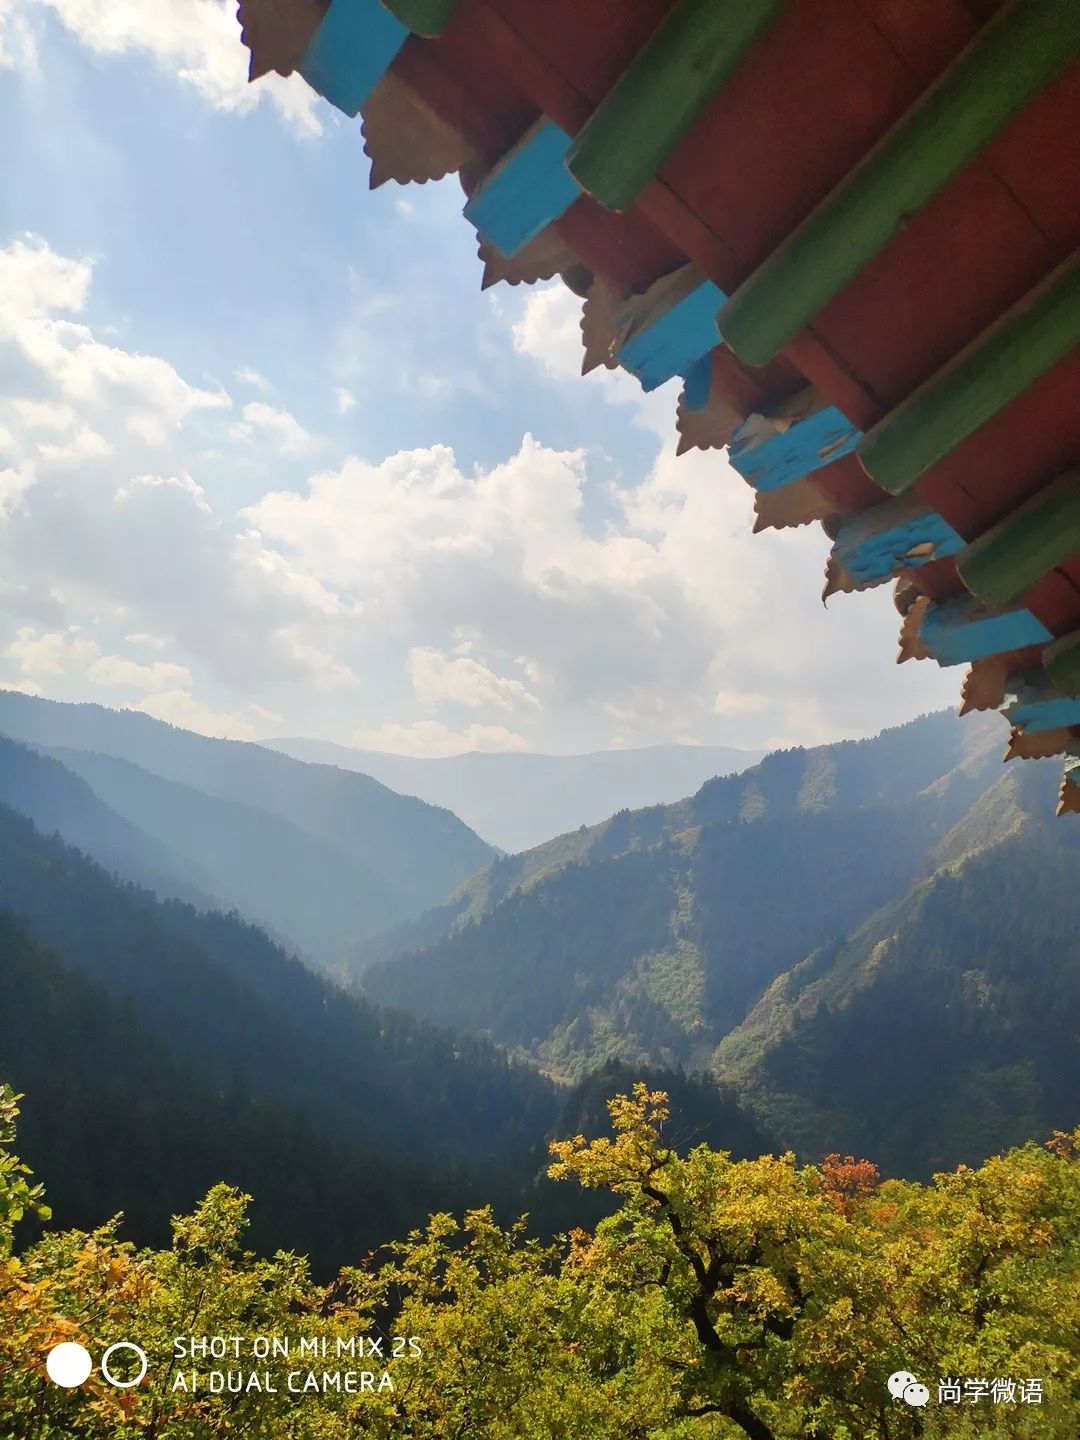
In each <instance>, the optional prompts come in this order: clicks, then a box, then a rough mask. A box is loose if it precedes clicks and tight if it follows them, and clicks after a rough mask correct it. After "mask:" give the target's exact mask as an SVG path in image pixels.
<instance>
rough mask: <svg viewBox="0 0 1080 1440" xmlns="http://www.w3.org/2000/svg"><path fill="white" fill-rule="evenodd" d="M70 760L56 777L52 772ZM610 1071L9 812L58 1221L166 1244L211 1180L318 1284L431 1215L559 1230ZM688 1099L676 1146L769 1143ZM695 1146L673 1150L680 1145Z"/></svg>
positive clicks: (11, 1031)
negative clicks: (550, 1068) (475, 1212)
mask: <svg viewBox="0 0 1080 1440" xmlns="http://www.w3.org/2000/svg"><path fill="white" fill-rule="evenodd" d="M42 763H50V764H55V762H42ZM631 1078H638V1077H636V1076H635V1077H629V1076H628V1075H623V1074H618V1075H617V1074H616V1073H615V1072H610V1073H608V1074H607V1075H605V1076H602V1077H596V1078H595V1079H592V1080H590V1082H589V1084H588V1085H587V1087H585V1088H584V1089H582V1090H581V1091H578V1092H575V1091H559V1090H557V1089H556V1088H555V1087H554V1086H552V1085H551V1084H550V1083H549V1082H548V1081H546V1080H544V1079H543V1078H542V1077H540V1076H539V1075H538V1074H537V1073H536V1072H535V1070H534V1069H533V1068H532V1067H530V1066H524V1065H520V1064H516V1063H513V1062H510V1061H508V1060H507V1059H506V1057H505V1056H503V1055H502V1054H500V1053H499V1052H498V1051H497V1050H495V1049H494V1048H493V1047H492V1046H490V1045H488V1044H486V1043H484V1042H482V1041H481V1042H478V1041H470V1040H468V1039H463V1038H462V1037H460V1036H451V1035H449V1034H447V1033H445V1032H443V1031H440V1030H437V1029H434V1028H433V1027H430V1026H427V1025H423V1024H421V1023H418V1022H417V1021H415V1020H411V1019H409V1018H407V1017H404V1016H401V1015H395V1014H391V1013H387V1012H383V1011H379V1010H376V1009H375V1008H373V1007H372V1006H371V1005H370V1004H368V1003H366V1002H364V1001H362V1000H360V999H357V998H356V997H353V996H349V995H346V994H345V993H343V992H342V991H340V990H338V989H336V988H335V987H334V986H333V985H332V984H330V983H329V982H328V981H326V980H324V979H322V978H321V977H319V976H317V975H315V974H313V973H312V972H311V971H309V970H307V969H306V968H305V967H304V966H302V965H301V964H299V963H298V962H297V961H296V960H295V959H293V958H291V957H290V956H288V955H287V954H285V953H284V952H283V951H281V950H280V949H278V948H277V947H276V946H275V945H274V944H273V943H272V942H271V941H269V940H268V939H267V937H266V936H265V935H264V934H263V933H262V932H261V931H259V930H258V929H256V928H254V927H252V926H249V925H247V924H245V923H244V922H243V921H241V920H240V919H239V918H238V917H235V916H226V915H221V914H203V913H199V912H197V911H196V910H194V909H193V908H192V907H190V906H187V905H184V904H181V903H179V902H161V901H160V900H157V899H155V898H154V897H153V896H152V895H151V894H150V893H149V892H148V891H146V890H143V889H140V888H139V887H136V886H134V885H130V884H125V883H123V882H121V881H119V880H117V879H116V878H115V877H111V876H109V875H107V874H106V873H105V872H104V871H103V870H102V869H101V868H100V867H99V866H97V865H96V864H94V863H93V862H92V861H91V860H89V859H87V858H86V857H85V856H83V855H82V854H80V853H79V852H78V851H76V850H74V849H72V848H71V847H69V846H66V845H64V844H63V842H62V841H60V840H59V839H58V838H56V837H51V838H50V837H47V836H44V835H42V834H41V833H40V832H39V831H38V830H37V829H35V827H34V826H33V825H32V824H31V823H30V821H29V820H27V819H25V818H24V817H23V816H20V815H17V814H16V813H15V812H14V811H12V810H10V809H9V808H7V807H6V806H3V805H0V1084H2V1083H4V1082H7V1083H10V1084H12V1085H14V1087H15V1088H16V1090H19V1091H25V1092H26V1097H27V1098H26V1101H25V1104H24V1107H23V1108H24V1126H23V1129H24V1136H25V1148H26V1153H27V1156H28V1157H29V1158H30V1159H31V1160H32V1161H33V1163H34V1164H36V1165H40V1166H42V1167H43V1168H47V1169H48V1171H49V1174H50V1200H51V1203H52V1205H53V1207H54V1211H55V1214H56V1219H57V1222H58V1223H59V1224H61V1225H82V1224H97V1223H98V1222H99V1221H100V1220H101V1218H102V1217H103V1216H107V1215H110V1214H114V1213H116V1212H118V1211H121V1210H122V1211H123V1212H124V1214H125V1216H126V1222H125V1223H126V1230H125V1233H126V1234H127V1235H129V1236H131V1237H132V1238H135V1239H137V1240H138V1241H140V1242H142V1243H146V1242H152V1243H159V1242H160V1240H161V1239H162V1238H163V1237H164V1236H166V1235H167V1233H168V1219H169V1216H170V1215H172V1214H175V1213H177V1212H178V1211H180V1210H182V1209H184V1207H186V1206H190V1205H192V1204H193V1203H194V1202H195V1201H196V1200H197V1198H198V1197H199V1196H200V1195H201V1194H202V1193H203V1192H204V1191H205V1190H206V1189H207V1188H208V1187H209V1186H210V1185H211V1184H213V1183H215V1182H217V1181H219V1180H226V1181H227V1182H229V1183H231V1184H234V1185H237V1186H239V1187H241V1188H242V1189H245V1190H250V1191H252V1192H254V1193H256V1194H258V1196H259V1204H258V1206H257V1207H256V1210H255V1213H254V1225H253V1230H252V1237H251V1238H252V1240H253V1242H254V1243H255V1245H256V1246H257V1248H259V1249H260V1250H261V1251H263V1252H264V1253H269V1252H271V1251H273V1250H274V1249H275V1248H277V1247H285V1248H287V1249H294V1248H295V1249H301V1250H303V1251H304V1252H305V1253H308V1254H310V1255H311V1256H312V1259H313V1261H314V1263H315V1265H316V1267H317V1269H318V1270H319V1271H320V1272H327V1271H330V1270H332V1269H333V1268H334V1267H336V1266H337V1265H340V1264H342V1263H344V1262H346V1261H350V1260H356V1259H357V1258H358V1257H359V1256H360V1255H362V1254H363V1253H364V1252H365V1251H366V1250H367V1249H368V1248H370V1247H372V1246H374V1245H377V1244H379V1243H381V1242H382V1241H384V1240H386V1239H388V1238H389V1237H390V1236H392V1235H394V1234H398V1233H403V1231H405V1230H407V1229H408V1228H410V1227H411V1226H413V1225H416V1224H420V1223H422V1222H423V1220H424V1219H425V1218H426V1216H427V1215H428V1214H429V1213H430V1212H431V1211H432V1210H436V1209H447V1208H450V1209H454V1210H458V1211H460V1210H462V1209H464V1208H465V1207H466V1206H468V1205H471V1204H480V1203H489V1202H490V1203H493V1204H495V1205H496V1206H497V1208H498V1209H499V1211H500V1213H501V1214H503V1215H504V1216H506V1217H507V1218H509V1217H511V1216H513V1215H516V1214H518V1213H519V1212H520V1211H522V1210H528V1211H530V1212H531V1213H532V1214H533V1216H534V1224H535V1225H536V1226H537V1227H539V1228H541V1229H542V1230H547V1231H550V1230H552V1229H553V1228H555V1227H557V1226H569V1225H573V1224H579V1223H581V1222H582V1221H583V1220H586V1221H587V1220H589V1219H590V1218H595V1217H596V1216H597V1215H598V1214H599V1213H600V1212H599V1211H598V1210H597V1209H596V1207H595V1205H592V1204H590V1203H586V1204H584V1205H582V1204H580V1203H577V1202H576V1201H574V1199H573V1197H572V1196H570V1197H568V1196H567V1195H566V1194H565V1193H562V1192H560V1193H558V1194H556V1193H555V1189H554V1187H552V1186H551V1185H550V1184H549V1183H548V1182H547V1181H546V1180H545V1179H543V1169H544V1161H545V1156H546V1146H545V1144H544V1140H545V1137H546V1136H548V1135H550V1134H551V1133H553V1132H554V1133H564V1132H565V1130H566V1129H568V1128H570V1127H572V1128H573V1129H574V1130H577V1129H580V1128H582V1127H585V1128H587V1129H589V1130H593V1129H594V1128H595V1127H596V1126H597V1125H598V1124H599V1123H600V1117H601V1109H602V1107H601V1106H600V1104H599V1098H598V1097H599V1096H600V1095H602V1094H611V1093H613V1091H614V1088H615V1086H616V1085H617V1084H622V1085H624V1086H626V1087H628V1086H629V1084H630V1083H631ZM649 1078H650V1080H651V1081H653V1082H655V1083H657V1084H660V1085H663V1084H665V1083H667V1084H668V1086H669V1088H670V1089H671V1090H672V1094H673V1102H674V1111H675V1116H676V1122H677V1123H676V1125H675V1127H674V1128H673V1140H674V1142H675V1143H682V1144H684V1145H688V1144H689V1143H691V1142H692V1141H694V1140H695V1139H696V1137H697V1136H698V1135H702V1134H703V1135H707V1136H709V1137H710V1138H715V1139H716V1140H717V1142H718V1143H723V1144H725V1146H726V1147H727V1148H729V1149H731V1150H733V1151H735V1152H736V1153H737V1154H751V1153H754V1154H756V1153H758V1151H759V1150H760V1149H765V1148H767V1146H768V1141H767V1140H766V1138H765V1137H764V1135H763V1133H762V1130H761V1128H760V1126H759V1125H758V1123H757V1122H756V1121H754V1120H753V1119H751V1118H750V1117H749V1115H748V1114H747V1113H746V1112H745V1110H743V1109H742V1107H741V1105H740V1103H739V1102H738V1100H737V1099H736V1097H735V1096H734V1095H733V1093H732V1092H730V1091H728V1090H724V1089H720V1088H718V1087H716V1086H715V1085H706V1084H702V1083H701V1082H696V1081H694V1082H691V1081H687V1080H685V1079H684V1078H682V1077H680V1076H671V1077H668V1076H664V1075H659V1074H657V1075H652V1076H650V1077H649ZM680 1137H681V1141H680Z"/></svg>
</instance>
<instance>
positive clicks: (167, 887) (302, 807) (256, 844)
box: [0, 691, 495, 968]
mask: <svg viewBox="0 0 1080 1440" xmlns="http://www.w3.org/2000/svg"><path fill="white" fill-rule="evenodd" d="M0 735H7V736H9V737H11V739H13V740H17V741H20V742H22V743H24V744H29V745H32V746H34V747H36V748H37V749H38V750H39V751H43V752H45V753H47V754H50V753H51V754H52V755H53V757H54V758H57V759H59V760H60V761H62V763H63V764H64V766H65V769H66V770H67V771H68V773H69V774H70V775H77V776H78V777H79V778H81V779H82V780H83V781H84V782H85V785H86V787H87V788H88V790H89V791H90V792H91V793H92V796H96V797H97V799H98V800H99V801H100V802H102V804H103V805H104V806H105V807H106V808H107V810H108V811H109V812H110V813H109V815H107V816H106V815H104V814H103V813H102V812H100V811H98V812H95V813H96V815H97V818H96V820H95V821H94V822H93V823H92V824H91V823H90V822H89V819H88V817H89V813H90V809H91V808H92V807H91V806H90V800H89V799H88V797H87V795H86V793H85V792H84V793H83V794H82V795H81V796H80V797H79V798H78V799H77V800H76V799H75V795H74V791H73V789H72V788H71V786H70V784H66V782H65V784H64V785H61V782H60V781H59V780H58V779H57V778H56V777H55V775H54V781H53V784H54V786H56V787H60V788H63V789H65V793H66V794H67V796H68V799H69V801H70V803H71V805H73V806H75V808H77V809H78V808H81V810H82V812H83V814H84V819H83V821H81V822H79V824H80V825H81V828H79V829H78V831H77V832H76V831H73V830H72V829H71V828H70V826H71V824H74V823H75V822H74V820H73V819H69V820H66V821H64V822H63V823H62V822H61V819H60V818H56V817H54V818H50V816H49V814H48V813H47V812H46V810H34V809H33V808H31V809H27V810H26V811H25V813H28V814H31V815H32V816H33V818H34V819H35V820H37V821H39V823H41V824H42V825H44V826H45V827H46V828H47V829H56V830H58V831H59V832H60V833H61V834H63V835H64V836H65V838H68V839H70V840H72V842H73V843H76V844H79V845H81V846H83V847H84V848H85V849H86V850H87V852H88V853H89V854H91V855H92V856H94V858H96V859H97V860H99V861H100V863H101V864H103V865H105V866H106V867H109V868H115V869H116V870H117V871H118V872H119V873H121V874H124V875H125V876H127V877H128V878H132V879H137V880H139V881H140V883H143V884H148V885H150V886H151V888H153V889H154V890H155V891H157V893H159V894H162V895H172V896H183V897H184V898H190V899H192V900H198V899H199V897H204V898H207V897H208V898H209V899H210V900H212V902H213V903H216V904H218V905H219V906H222V907H223V908H226V909H228V908H235V909H237V910H239V911H240V912H241V913H242V914H244V915H246V916H247V917H248V918H249V919H251V920H255V921H258V922H259V923H262V924H265V925H266V926H267V927H268V929H269V930H271V931H272V932H273V933H274V934H275V935H277V936H279V937H280V938H281V939H282V940H283V941H284V942H285V943H286V944H287V945H289V946H292V947H295V948H297V949H299V950H300V951H301V952H302V953H303V954H304V955H305V956H306V957H307V958H309V959H310V960H312V961H313V962H315V963H316V964H319V965H322V966H324V967H326V968H334V967H335V966H337V965H338V964H340V963H341V961H342V959H343V957H345V956H346V955H347V954H349V953H351V950H352V948H353V947H354V946H355V944H356V941H357V938H358V937H361V936H364V935H373V934H375V933H377V932H379V931H382V930H385V929H386V928H387V927H388V926H391V925H394V924H396V923H400V922H402V921H405V920H407V919H408V918H409V917H410V916H413V915H417V914H419V913H421V912H422V911H424V910H425V909H427V908H428V907H429V906H431V905H433V904H436V903H438V902H439V901H441V900H443V899H444V898H445V897H446V896H447V895H448V894H449V893H450V892H451V891H453V890H454V889H455V888H456V887H457V886H458V885H460V884H461V882H462V881H464V880H465V879H466V878H467V877H468V876H470V875H472V874H473V873H474V872H475V871H476V869H477V868H478V867H480V866H482V865H484V864H485V863H486V862H487V861H489V860H490V859H491V858H493V856H494V854H495V852H494V851H493V850H492V848H491V847H490V846H488V845H486V844H485V843H484V841H482V840H481V839H480V838H479V836H477V835H476V834H474V833H473V831H471V830H470V829H469V828H468V826H466V825H465V824H463V822H462V821H460V820H459V819H458V818H457V816H456V815H453V814H451V813H450V812H449V811H448V810H444V809H440V808H439V807H437V806H433V805H429V804H427V803H425V802H424V801H421V800H417V799H415V798H412V797H409V796H403V795H398V794H396V793H395V792H394V791H392V790H389V789H387V787H386V786H385V785H382V784H380V783H379V782H378V781H377V780H373V779H371V778H370V777H369V776H366V775H361V774H357V773H354V772H351V771H345V770H340V769H336V768H334V767H332V766H329V765H316V764H306V763H303V762H301V761H298V760H293V759H290V758H289V757H288V756H285V755H282V754H279V753H277V752H276V751H272V750H267V749H264V748H262V747H261V746H258V745H254V744H249V743H247V742H242V741H235V740H215V739H210V738H208V737H206V736H203V735H196V734H193V733H192V732H190V731H187V730H181V729H178V728H177V727H175V726H172V725H168V724H166V723H164V722H163V721H160V720H155V719H152V718H151V717H150V716H148V715H142V714H140V713H138V712H135V711H130V710H108V709H106V708H104V707H103V706H100V705H69V704H61V703H58V702H55V701H50V700H40V699H37V698H34V697H30V696H25V695H21V694H18V693H16V692H13V691H0ZM23 763H25V762H23ZM10 768H11V767H3V766H0V800H4V799H9V800H10V803H13V804H15V805H16V808H21V807H20V805H19V804H18V802H17V796H16V794H15V792H14V791H12V790H10V789H8V790H6V789H5V786H11V785H14V784H15V783H20V784H22V787H23V789H22V792H20V793H23V794H24V796H32V794H33V793H34V784H33V783H30V782H22V781H19V782H16V779H15V777H14V775H12V774H11V773H9V770H10ZM18 768H19V767H18V766H14V769H15V770H16V771H17V770H18ZM46 788H47V789H48V787H46ZM60 788H57V789H56V791H55V803H59V794H60ZM50 793H52V792H50ZM50 803H54V802H50ZM121 822H123V824H122V825H121ZM88 826H89V828H88ZM117 846H120V848H121V851H122V852H123V853H124V854H128V853H129V852H130V851H131V850H132V849H134V850H135V851H136V852H137V853H136V855H135V857H134V861H135V864H134V868H133V867H132V864H131V863H130V862H128V861H124V862H123V863H117V857H118V854H119V853H120V852H118V851H117V848H116V847H117ZM140 851H141V852H142V856H141V859H140V856H139V854H138V852H140Z"/></svg>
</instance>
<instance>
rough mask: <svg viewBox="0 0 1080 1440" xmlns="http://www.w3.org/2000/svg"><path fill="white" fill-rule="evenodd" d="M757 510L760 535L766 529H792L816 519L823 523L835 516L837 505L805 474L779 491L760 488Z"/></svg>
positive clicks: (757, 531) (756, 533)
mask: <svg viewBox="0 0 1080 1440" xmlns="http://www.w3.org/2000/svg"><path fill="white" fill-rule="evenodd" d="M754 513H755V515H756V516H757V519H756V520H755V521H754V534H755V535H760V534H761V532H762V531H763V530H793V529H795V528H797V527H798V526H800V525H812V524H813V523H814V522H815V521H816V520H820V521H821V523H822V524H823V525H824V524H826V523H827V522H828V521H829V520H830V519H831V518H832V517H833V515H834V513H835V507H834V503H833V501H832V500H830V499H829V497H828V496H827V495H826V494H825V492H824V491H823V490H822V489H820V488H819V487H818V486H817V485H815V484H814V482H813V480H812V479H811V478H810V476H809V475H803V476H802V477H801V478H800V479H798V480H793V481H792V482H791V484H790V485H781V486H780V487H779V488H778V489H776V490H758V491H757V492H756V493H755V495H754Z"/></svg>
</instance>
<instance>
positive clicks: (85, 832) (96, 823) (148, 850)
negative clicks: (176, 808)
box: [0, 735, 221, 909]
mask: <svg viewBox="0 0 1080 1440" xmlns="http://www.w3.org/2000/svg"><path fill="white" fill-rule="evenodd" d="M0 804H2V805H10V806H11V808H12V809H13V810H17V811H18V812H19V814H20V815H26V816H27V817H28V818H29V819H31V820H33V822H34V824H35V825H36V826H37V828H38V829H39V830H40V831H42V833H43V834H45V835H52V834H60V835H62V836H63V837H64V838H65V839H66V840H67V841H68V843H69V844H71V845H74V846H76V847H77V848H78V849H80V850H83V851H85V853H86V854H87V855H89V856H91V858H92V859H94V860H96V861H97V862H98V864H99V865H101V866H103V867H104V868H105V869H106V870H109V871H113V872H115V873H116V874H119V875H123V876H125V877H126V878H127V879H129V880H134V881H135V882H136V883H138V884H140V885H145V886H147V887H148V888H149V889H151V890H153V891H154V892H155V894H158V895H161V896H163V897H165V898H167V899H180V900H190V901H191V903H192V904H193V905H199V906H200V907H202V908H204V909H205V908H211V907H212V906H214V905H218V906H220V905H221V901H220V899H218V898H217V897H216V896H214V895H212V894H211V893H210V891H209V889H208V888H206V886H208V885H209V883H210V882H209V878H208V877H207V876H206V875H205V874H204V873H203V872H202V870H201V868H200V869H198V870H196V871H195V872H193V871H192V870H191V868H190V867H188V866H187V865H186V864H185V862H184V861H183V860H182V858H181V857H180V856H179V855H177V854H176V853H175V852H173V851H171V850H170V849H169V848H168V847H167V846H166V845H164V844H162V843H161V841H159V840H156V839H154V837H153V836H151V835H148V834H147V833H146V832H145V831H144V830H140V829H139V828H138V826H137V825H133V824H132V823H131V822H130V820H128V819H125V818H124V817H123V816H121V815H118V814H117V813H116V811H115V810H113V809H112V808H110V806H109V805H107V804H106V803H105V801H104V800H102V799H101V798H100V796H98V795H97V794H95V792H94V791H93V790H92V789H91V788H90V786H89V785H88V784H87V783H86V781H85V780H83V779H81V778H80V777H79V776H78V775H75V774H73V773H72V772H71V771H70V770H68V769H67V768H66V767H65V766H64V765H61V764H60V763H59V761H57V760H54V759H52V758H50V757H49V756H48V755H43V754H39V753H38V751H36V750H32V749H30V748H29V747H28V746H26V745H18V744H16V743H15V741H14V740H9V739H8V738H7V737H6V736H4V735H0Z"/></svg>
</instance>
